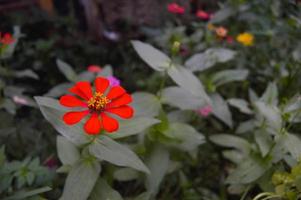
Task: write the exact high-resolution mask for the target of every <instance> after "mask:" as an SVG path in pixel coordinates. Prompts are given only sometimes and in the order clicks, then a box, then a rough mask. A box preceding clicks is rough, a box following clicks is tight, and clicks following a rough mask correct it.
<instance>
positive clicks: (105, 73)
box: [97, 65, 113, 77]
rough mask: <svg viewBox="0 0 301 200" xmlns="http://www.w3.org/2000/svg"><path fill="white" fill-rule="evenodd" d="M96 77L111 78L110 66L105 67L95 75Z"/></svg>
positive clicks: (111, 70)
mask: <svg viewBox="0 0 301 200" xmlns="http://www.w3.org/2000/svg"><path fill="white" fill-rule="evenodd" d="M97 76H104V77H108V76H113V69H112V66H111V65H105V66H104V67H103V68H102V70H101V71H100V72H99V73H98V74H97Z"/></svg>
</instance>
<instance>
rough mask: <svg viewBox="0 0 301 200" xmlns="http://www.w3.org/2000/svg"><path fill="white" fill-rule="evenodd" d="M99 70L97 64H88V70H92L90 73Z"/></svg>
mask: <svg viewBox="0 0 301 200" xmlns="http://www.w3.org/2000/svg"><path fill="white" fill-rule="evenodd" d="M101 70H102V69H101V67H100V66H98V65H90V66H88V71H89V72H92V73H98V72H100V71H101Z"/></svg>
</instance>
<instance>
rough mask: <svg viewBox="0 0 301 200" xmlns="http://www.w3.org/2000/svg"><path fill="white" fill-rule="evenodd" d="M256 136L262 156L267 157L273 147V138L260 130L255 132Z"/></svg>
mask: <svg viewBox="0 0 301 200" xmlns="http://www.w3.org/2000/svg"><path fill="white" fill-rule="evenodd" d="M254 136H255V141H256V143H257V145H258V147H259V150H260V152H261V155H262V156H263V157H265V156H266V155H267V154H268V153H269V151H270V150H271V147H272V145H273V141H272V138H271V136H270V135H269V134H268V133H267V132H264V131H260V130H257V131H255V133H254Z"/></svg>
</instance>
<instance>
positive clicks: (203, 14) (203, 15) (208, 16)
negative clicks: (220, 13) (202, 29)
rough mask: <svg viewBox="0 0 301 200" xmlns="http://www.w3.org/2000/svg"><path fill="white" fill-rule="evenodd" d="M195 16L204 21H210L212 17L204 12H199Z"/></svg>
mask: <svg viewBox="0 0 301 200" xmlns="http://www.w3.org/2000/svg"><path fill="white" fill-rule="evenodd" d="M195 15H196V16H197V17H198V18H199V19H202V20H209V19H210V18H211V15H210V14H209V13H207V12H205V11H203V10H198V11H197V12H196V14H195Z"/></svg>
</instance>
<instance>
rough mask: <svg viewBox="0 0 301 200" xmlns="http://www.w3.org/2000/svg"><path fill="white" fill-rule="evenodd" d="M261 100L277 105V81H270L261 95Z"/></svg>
mask: <svg viewBox="0 0 301 200" xmlns="http://www.w3.org/2000/svg"><path fill="white" fill-rule="evenodd" d="M260 100H261V101H263V102H265V103H267V104H270V105H274V106H277V104H278V89H277V85H276V83H274V82H273V83H269V85H268V87H267V88H266V90H265V91H264V93H263V95H262V96H261V97H260Z"/></svg>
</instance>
